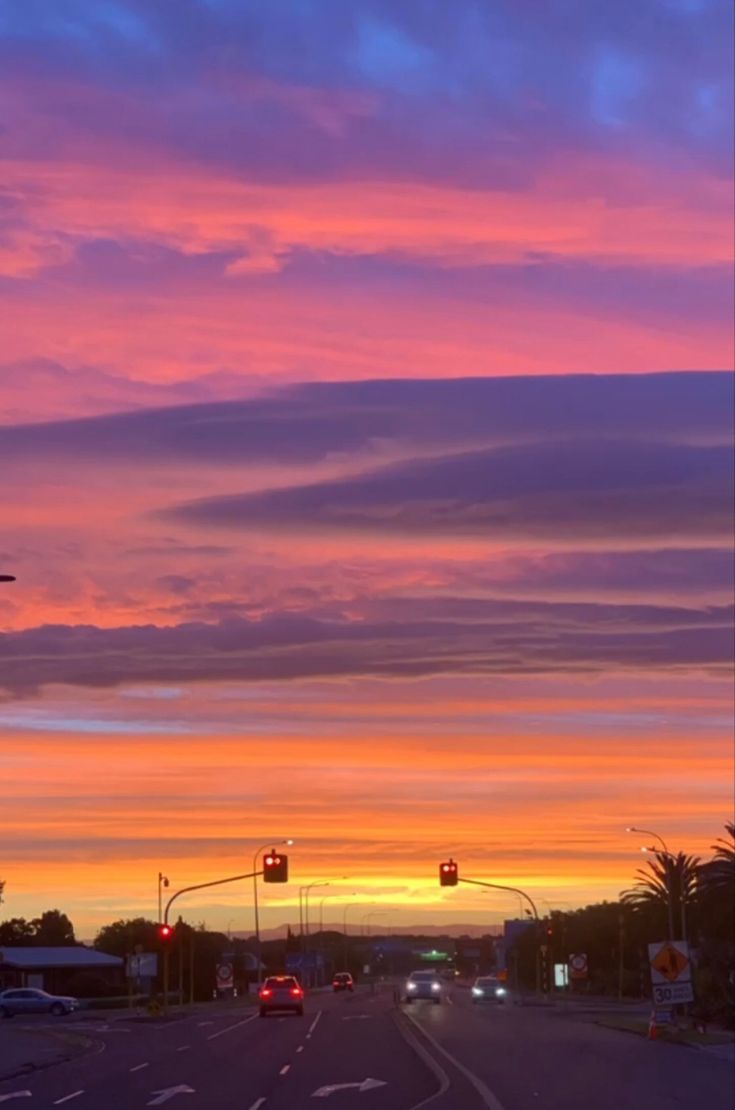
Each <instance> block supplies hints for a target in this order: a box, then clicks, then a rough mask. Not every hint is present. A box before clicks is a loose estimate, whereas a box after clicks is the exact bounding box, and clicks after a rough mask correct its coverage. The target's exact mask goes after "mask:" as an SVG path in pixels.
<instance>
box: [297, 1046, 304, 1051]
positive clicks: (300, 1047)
mask: <svg viewBox="0 0 735 1110" xmlns="http://www.w3.org/2000/svg"><path fill="white" fill-rule="evenodd" d="M296 1051H297V1052H303V1051H304V1046H303V1045H302V1044H300V1045H299V1047H298V1048H297V1049H296Z"/></svg>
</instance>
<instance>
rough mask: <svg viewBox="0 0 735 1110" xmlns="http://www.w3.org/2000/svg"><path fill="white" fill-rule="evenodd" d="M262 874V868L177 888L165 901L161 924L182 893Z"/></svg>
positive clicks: (166, 922)
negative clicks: (228, 877) (229, 877)
mask: <svg viewBox="0 0 735 1110" xmlns="http://www.w3.org/2000/svg"><path fill="white" fill-rule="evenodd" d="M262 874H263V872H262V870H261V871H248V872H247V874H245V875H233V876H232V878H231V879H215V880H214V881H213V882H211V883H197V884H196V886H184V887H182V888H181V890H177V891H176V893H175V894H172V895H171V897H170V898H169V900H168V902H167V903H166V909H165V910H164V911H163V924H164V925H168V911H169V910H170V909H171V906H172V905H173V903H174V902H175V901H176V899H177V898H180V897H181V895H182V894H189V892H190V891H192V890H204V888H205V887H207V886H222V884H223V883H236V882H238V880H240V879H253V878H255V877H257V876H258V875H262Z"/></svg>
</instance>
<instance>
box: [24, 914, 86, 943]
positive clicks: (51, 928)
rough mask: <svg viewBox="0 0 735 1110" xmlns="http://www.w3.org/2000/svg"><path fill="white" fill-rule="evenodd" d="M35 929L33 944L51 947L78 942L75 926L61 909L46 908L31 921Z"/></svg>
mask: <svg viewBox="0 0 735 1110" xmlns="http://www.w3.org/2000/svg"><path fill="white" fill-rule="evenodd" d="M31 927H32V929H33V940H32V941H31V943H32V944H36V945H43V946H47V947H49V948H56V947H59V946H64V945H69V944H76V942H77V940H76V937H75V936H74V926H73V925H72V923H71V921H70V920H69V918H68V917H67V916H66V914H65V913H62V912H61V911H60V910H46V912H45V913H42V914H41V916H40V917H34V919H33V921H32V922H31Z"/></svg>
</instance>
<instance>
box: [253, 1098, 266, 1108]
mask: <svg viewBox="0 0 735 1110" xmlns="http://www.w3.org/2000/svg"><path fill="white" fill-rule="evenodd" d="M264 1102H265V1099H264V1098H256V1100H255V1102H254V1103H253V1105H252V1106H251V1107H250V1110H260V1108H261V1106H262V1105H263V1103H264Z"/></svg>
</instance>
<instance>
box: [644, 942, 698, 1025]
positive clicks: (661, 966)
mask: <svg viewBox="0 0 735 1110" xmlns="http://www.w3.org/2000/svg"><path fill="white" fill-rule="evenodd" d="M648 962H649V965H650V971H651V995H652V998H653V1004H654V1006H655V1008H656V1009H668V1008H670V1007H671V1006H676V1005H679V1004H680V1003H685V1002H693V1001H694V987H693V985H692V963H691V958H690V956H689V945H688V944H687V942H686V941H684V940H666V941H656V942H655V943H654V944H649V946H648Z"/></svg>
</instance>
